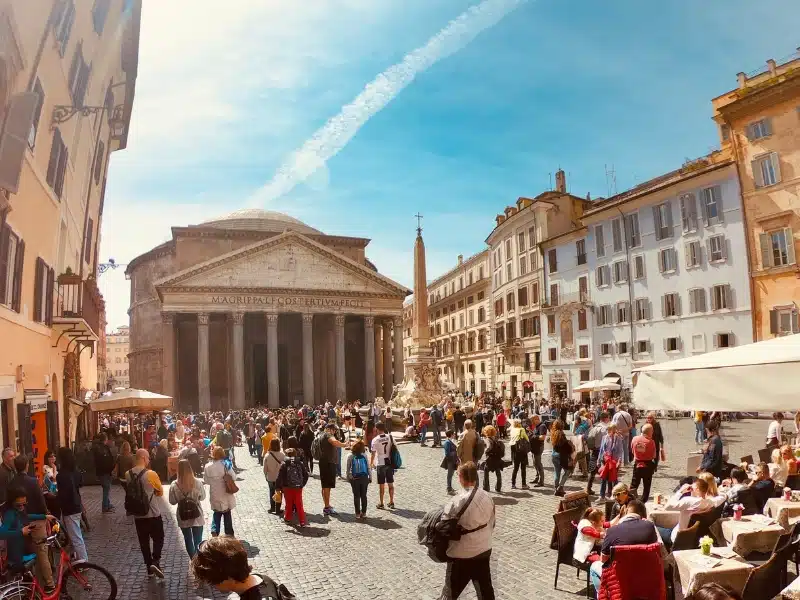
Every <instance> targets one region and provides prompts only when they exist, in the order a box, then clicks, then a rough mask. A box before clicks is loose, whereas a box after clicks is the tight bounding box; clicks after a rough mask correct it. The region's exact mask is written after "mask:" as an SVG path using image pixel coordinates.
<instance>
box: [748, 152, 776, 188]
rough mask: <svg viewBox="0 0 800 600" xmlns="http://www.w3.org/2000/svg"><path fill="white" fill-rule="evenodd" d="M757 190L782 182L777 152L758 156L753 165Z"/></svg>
mask: <svg viewBox="0 0 800 600" xmlns="http://www.w3.org/2000/svg"><path fill="white" fill-rule="evenodd" d="M751 165H752V168H753V179H754V180H755V184H756V187H757V188H761V187H767V186H770V185H775V184H777V183H780V182H781V165H780V160H779V158H778V154H777V153H776V152H770V153H769V154H762V155H760V156H756V157H755V158H754V159H753V162H752V163H751Z"/></svg>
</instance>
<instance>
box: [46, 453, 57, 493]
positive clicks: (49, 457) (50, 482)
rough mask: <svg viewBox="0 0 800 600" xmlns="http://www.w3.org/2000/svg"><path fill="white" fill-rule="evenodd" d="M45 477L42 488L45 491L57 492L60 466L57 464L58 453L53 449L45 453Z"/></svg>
mask: <svg viewBox="0 0 800 600" xmlns="http://www.w3.org/2000/svg"><path fill="white" fill-rule="evenodd" d="M42 471H43V472H44V477H43V480H42V490H43V491H44V492H45V493H50V494H55V493H56V489H57V487H56V477H57V476H58V466H56V454H55V452H53V451H52V450H48V451H47V452H45V453H44V466H43V467H42Z"/></svg>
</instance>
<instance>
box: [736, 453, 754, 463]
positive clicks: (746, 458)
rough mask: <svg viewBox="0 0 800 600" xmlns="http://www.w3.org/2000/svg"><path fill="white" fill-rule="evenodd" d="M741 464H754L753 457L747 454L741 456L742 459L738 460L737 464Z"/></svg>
mask: <svg viewBox="0 0 800 600" xmlns="http://www.w3.org/2000/svg"><path fill="white" fill-rule="evenodd" d="M742 463H747V464H748V465H753V464H755V463H754V462H753V455H752V454H748V455H747V456H743V457H742V458H740V459H739V464H742Z"/></svg>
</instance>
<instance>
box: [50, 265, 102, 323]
mask: <svg viewBox="0 0 800 600" xmlns="http://www.w3.org/2000/svg"><path fill="white" fill-rule="evenodd" d="M56 292H57V293H56V299H55V304H56V305H55V308H54V312H53V321H54V322H58V321H59V320H61V321H74V320H83V321H85V322H86V324H87V325H88V326H89V328H90V329H91V330H92V332H93V333H95V334H97V335H99V334H100V332H101V331H102V330H101V329H100V319H101V315H102V313H103V310H104V303H103V296H102V295H101V294H100V291H99V290H98V289H97V284H96V283H95V281H94V280H93V279H89V280H86V281H82V280H81V278H80V275H71V274H70V275H59V277H58V282H57V286H56Z"/></svg>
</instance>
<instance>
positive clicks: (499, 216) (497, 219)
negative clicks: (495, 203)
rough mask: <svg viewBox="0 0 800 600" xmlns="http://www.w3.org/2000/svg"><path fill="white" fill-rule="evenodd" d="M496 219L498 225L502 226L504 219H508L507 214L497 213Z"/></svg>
mask: <svg viewBox="0 0 800 600" xmlns="http://www.w3.org/2000/svg"><path fill="white" fill-rule="evenodd" d="M494 220H495V221H497V225H498V226H500V225H501V224H502V223H503V221H505V220H506V216H505V215H497V216H496V217H495V218H494Z"/></svg>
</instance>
